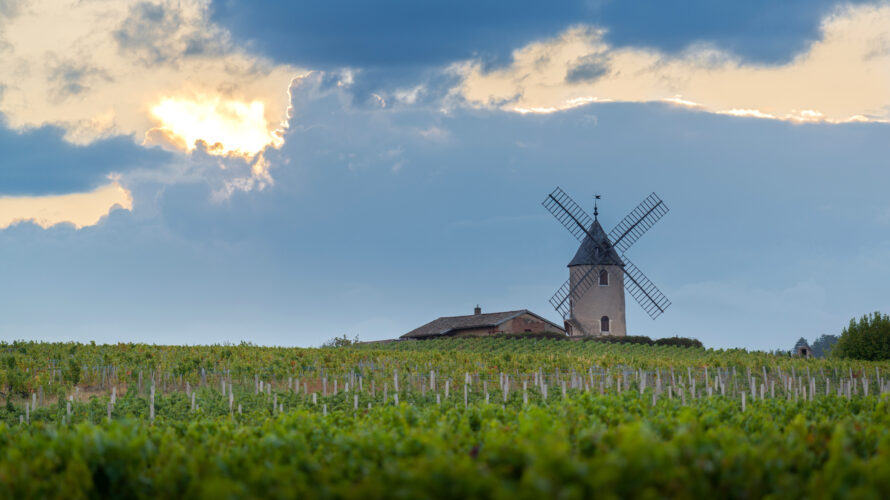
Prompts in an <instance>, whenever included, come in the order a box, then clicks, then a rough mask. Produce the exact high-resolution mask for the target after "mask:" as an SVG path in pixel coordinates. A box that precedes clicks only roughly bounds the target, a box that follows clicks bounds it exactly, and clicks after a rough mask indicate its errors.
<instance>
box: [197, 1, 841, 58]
mask: <svg viewBox="0 0 890 500" xmlns="http://www.w3.org/2000/svg"><path fill="white" fill-rule="evenodd" d="M838 5H841V4H839V3H838V2H837V1H832V0H789V1H785V2H775V1H772V0H752V1H749V2H729V1H713V0H691V1H689V2H684V3H683V4H678V3H676V2H664V1H662V0H625V1H613V0H604V1H603V0H599V1H590V0H570V1H566V2H560V3H559V4H552V3H547V2H532V1H524V0H522V1H516V2H500V1H492V0H482V1H478V0H477V1H468V0H455V1H452V2H439V3H436V4H432V3H430V2H416V1H405V0H382V1H378V2H367V1H357V0H346V1H315V0H314V1H294V2H276V1H272V0H255V1H236V0H217V1H215V2H214V3H213V6H212V11H213V14H212V16H213V19H214V20H215V21H216V22H218V23H220V24H221V25H222V26H224V27H225V28H227V29H229V30H231V31H232V33H233V35H234V36H235V37H236V39H240V40H241V41H249V42H250V43H252V44H253V45H254V46H255V47H256V48H258V49H260V50H261V51H263V52H265V53H266V54H268V55H269V56H271V57H273V58H274V59H276V60H279V61H286V62H291V63H296V64H304V65H309V66H312V67H322V68H325V67H339V66H354V67H375V66H382V67H403V68H404V67H417V66H431V65H441V64H447V63H449V62H453V61H456V60H462V59H467V58H479V59H481V60H482V61H483V62H485V63H486V64H487V65H490V66H497V65H499V64H502V63H504V62H506V61H509V59H510V53H511V51H512V50H514V49H516V48H518V47H521V46H522V45H523V44H526V43H528V42H531V41H533V40H537V39H540V38H542V37H546V36H553V35H555V34H557V33H559V32H560V31H562V30H564V29H566V28H567V27H569V26H571V25H575V24H591V25H596V26H599V27H602V28H605V29H606V30H608V32H607V35H606V41H607V42H609V43H611V44H614V45H616V46H645V47H653V48H658V49H660V50H662V51H665V52H676V51H681V50H684V49H685V48H687V47H688V46H689V45H691V44H695V43H709V44H713V45H715V46H717V47H720V48H723V49H726V50H729V51H732V52H734V53H736V54H738V55H739V56H741V57H743V58H745V59H748V60H752V61H758V62H765V63H781V62H785V61H788V60H789V59H790V58H791V57H793V56H794V55H795V54H796V53H798V52H799V51H801V50H802V49H804V48H805V47H806V45H807V44H808V43H810V42H812V41H813V40H815V39H817V38H818V36H819V24H820V22H821V20H822V18H823V17H824V16H825V15H826V14H829V13H830V12H831V11H832V10H834V9H836V8H837V7H838Z"/></svg>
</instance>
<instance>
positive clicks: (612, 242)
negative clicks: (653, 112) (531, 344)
mask: <svg viewBox="0 0 890 500" xmlns="http://www.w3.org/2000/svg"><path fill="white" fill-rule="evenodd" d="M599 198H600V196H599V195H596V197H595V200H599ZM542 205H544V208H546V209H547V210H548V211H549V212H550V213H551V214H553V216H554V217H556V220H558V221H559V222H560V223H561V224H562V225H563V226H565V228H566V229H568V230H569V232H570V233H572V236H574V237H575V238H577V239H578V241H580V242H581V246H580V247H579V248H578V252H577V253H576V254H575V257H574V258H573V259H572V261H571V262H569V265H568V267H569V279H567V280H566V282H565V283H563V284H562V286H561V287H559V289H558V290H557V291H556V293H555V294H553V297H551V298H550V303H551V304H552V305H553V307H554V308H555V309H556V311H557V312H559V314H560V315H561V316H562V318H563V320H564V321H565V324H566V329H567V330H568V331H569V334H570V335H584V336H589V335H627V326H626V320H625V313H624V292H625V289H626V290H627V291H628V292H630V295H631V296H632V297H633V298H634V299H635V300H636V301H637V303H639V304H640V306H641V307H642V308H643V310H644V311H646V314H648V315H649V316H650V317H651V318H652V319H655V318H657V317H658V316H659V315H660V314H661V313H663V312H664V311H665V309H667V308H668V306H670V305H671V302H670V301H669V300H668V299H667V297H665V296H664V294H662V293H661V291H660V290H659V289H658V288H657V287H656V286H655V285H654V284H652V282H651V281H649V278H647V277H646V275H645V274H643V272H642V271H640V270H639V268H637V266H635V265H634V264H633V263H632V262H631V261H630V259H628V258H627V256H626V255H625V252H626V251H627V249H629V248H630V247H631V246H632V245H633V244H634V243H636V242H637V240H638V239H640V237H641V236H642V235H643V234H645V233H646V231H648V230H649V229H650V228H651V227H652V226H653V225H655V223H656V222H658V220H659V219H661V218H662V217H663V216H664V215H665V214H666V213H667V212H668V208H667V205H665V204H664V202H663V201H661V199H660V198H659V197H658V196H657V195H656V194H655V193H652V194H650V195H649V196H647V197H646V199H644V200H643V201H642V203H640V204H639V205H638V206H637V207H636V208H635V209H633V210H632V211H631V212H630V213H629V214H627V216H626V217H625V218H624V219H622V221H621V222H619V223H618V224H617V225H616V226H615V227H614V228H613V229H612V230H611V231H609V233H608V234H607V233H606V232H605V231H604V230H603V228H602V226H601V225H600V223H599V218H598V216H599V209H598V207H597V206H596V204H594V209H593V219H591V218H590V216H589V215H587V213H585V212H584V210H583V209H582V208H581V207H580V206H578V204H577V203H575V201H574V200H572V198H571V197H569V195H567V194H566V193H565V192H563V190H562V189H560V188H558V187H557V188H556V189H555V190H554V191H553V192H552V193H550V194H549V195H548V196H547V198H546V199H545V200H544V202H543V203H542Z"/></svg>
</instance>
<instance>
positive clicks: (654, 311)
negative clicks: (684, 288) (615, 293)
mask: <svg viewBox="0 0 890 500" xmlns="http://www.w3.org/2000/svg"><path fill="white" fill-rule="evenodd" d="M623 260H624V289H625V290H628V291H629V292H630V294H631V295H632V296H633V298H634V300H636V301H637V303H638V304H640V307H642V308H643V310H644V311H646V314H648V315H649V317H650V318H652V319H655V318H657V317H658V316H659V315H661V313H663V312H664V310H665V309H667V308H668V307H669V306H670V305H671V301H670V300H668V298H667V297H665V296H664V294H663V293H661V290H659V289H658V287H656V286H655V285H654V284H653V283H652V282H651V281H649V278H647V277H646V275H645V274H643V271H640V270H639V268H637V266H635V265H633V262H631V261H630V260H629V259H627V257H623Z"/></svg>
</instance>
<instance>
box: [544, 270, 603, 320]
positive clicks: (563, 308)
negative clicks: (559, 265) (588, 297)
mask: <svg viewBox="0 0 890 500" xmlns="http://www.w3.org/2000/svg"><path fill="white" fill-rule="evenodd" d="M602 268H603V267H602V266H591V267H590V269H588V270H587V272H585V273H584V275H582V276H581V278H580V279H579V280H578V282H577V283H575V288H572V282H571V278H569V279H567V280H566V281H565V283H563V284H562V286H561V287H559V289H558V290H557V291H556V293H554V294H553V296H552V297H550V305H552V306H553V308H554V309H556V311H557V312H559V314H561V315H562V319H568V318H569V316H570V315H571V312H572V301H571V299H578V298H580V297H583V296H584V294H585V293H587V290H589V289H590V287H591V286H593V284H594V283H596V280H597V279H599V274H600V269H602Z"/></svg>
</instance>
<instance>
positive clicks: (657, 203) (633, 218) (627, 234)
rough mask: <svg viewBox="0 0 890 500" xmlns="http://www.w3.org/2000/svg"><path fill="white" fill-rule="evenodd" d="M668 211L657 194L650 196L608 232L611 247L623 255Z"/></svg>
mask: <svg viewBox="0 0 890 500" xmlns="http://www.w3.org/2000/svg"><path fill="white" fill-rule="evenodd" d="M668 210H670V209H669V208H668V207H667V205H665V204H664V202H663V201H661V198H659V197H658V195H657V194H655V193H652V194H650V195H649V196H647V197H646V199H645V200H643V201H642V202H641V203H640V204H639V205H637V208H635V209H633V210H632V211H631V212H630V213H629V214H627V217H625V218H624V219H623V220H622V221H621V222H619V223H618V225H616V226H615V227H614V228H613V229H612V230H611V231H610V232H609V240H610V241H611V242H612V247H613V248H615V249H616V250H618V251H619V252H621V253H622V254H624V252H626V251H627V249H628V248H630V247H631V245H633V244H634V243H636V241H637V240H638V239H640V236H642V235H643V234H645V233H646V231H648V230H649V228H651V227H652V226H653V225H655V223H656V222H658V220H659V219H661V218H662V217H664V214H666V213H668Z"/></svg>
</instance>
